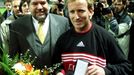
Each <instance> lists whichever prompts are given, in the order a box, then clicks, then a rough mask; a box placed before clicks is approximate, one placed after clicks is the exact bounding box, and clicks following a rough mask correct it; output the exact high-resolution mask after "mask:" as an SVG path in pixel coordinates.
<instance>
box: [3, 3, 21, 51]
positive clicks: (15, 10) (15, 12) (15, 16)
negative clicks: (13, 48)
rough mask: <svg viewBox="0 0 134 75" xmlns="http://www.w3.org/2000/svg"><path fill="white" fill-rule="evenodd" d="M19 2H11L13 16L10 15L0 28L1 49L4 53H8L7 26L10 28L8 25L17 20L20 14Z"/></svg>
mask: <svg viewBox="0 0 134 75" xmlns="http://www.w3.org/2000/svg"><path fill="white" fill-rule="evenodd" d="M20 2H21V0H13V1H12V6H13V7H12V11H13V15H10V16H9V17H8V18H7V19H6V20H4V21H3V22H2V23H1V26H0V33H1V35H0V37H1V39H2V48H3V49H4V50H6V52H8V51H9V26H10V23H12V22H13V21H15V20H16V19H18V18H19V16H20V14H21V12H20V11H19V5H20Z"/></svg>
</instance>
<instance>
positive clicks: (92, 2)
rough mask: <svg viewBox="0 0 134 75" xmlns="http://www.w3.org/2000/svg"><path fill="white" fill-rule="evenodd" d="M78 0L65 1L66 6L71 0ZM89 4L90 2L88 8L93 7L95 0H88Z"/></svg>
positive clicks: (73, 0) (71, 0)
mask: <svg viewBox="0 0 134 75" xmlns="http://www.w3.org/2000/svg"><path fill="white" fill-rule="evenodd" d="M75 1H77V0H67V1H66V3H65V6H66V7H67V5H68V3H70V2H75ZM86 2H87V4H88V8H93V6H94V0H86Z"/></svg>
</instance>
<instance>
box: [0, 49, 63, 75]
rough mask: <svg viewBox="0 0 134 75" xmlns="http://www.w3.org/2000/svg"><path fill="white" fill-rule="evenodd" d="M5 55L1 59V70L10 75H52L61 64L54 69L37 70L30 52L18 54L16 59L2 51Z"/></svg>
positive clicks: (54, 66)
mask: <svg viewBox="0 0 134 75" xmlns="http://www.w3.org/2000/svg"><path fill="white" fill-rule="evenodd" d="M2 52H3V55H2V56H1V57H0V59H1V61H0V69H2V70H4V71H5V72H6V73H7V74H8V75H52V73H53V72H54V70H55V69H57V68H58V67H59V66H60V65H61V63H57V64H54V65H53V66H52V67H49V68H47V67H45V68H44V69H42V70H40V69H35V68H34V66H33V65H32V64H33V62H34V59H33V60H31V59H30V58H31V56H30V55H29V50H27V52H26V53H25V54H24V55H22V54H21V55H20V57H19V55H18V54H17V55H16V56H15V57H14V58H10V57H9V55H8V53H7V52H4V50H2Z"/></svg>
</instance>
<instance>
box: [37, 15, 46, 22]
mask: <svg viewBox="0 0 134 75" xmlns="http://www.w3.org/2000/svg"><path fill="white" fill-rule="evenodd" d="M45 18H46V16H45V15H43V16H36V19H37V20H38V21H44V20H45Z"/></svg>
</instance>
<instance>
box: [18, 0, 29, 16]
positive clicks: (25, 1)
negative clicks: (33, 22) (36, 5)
mask: <svg viewBox="0 0 134 75" xmlns="http://www.w3.org/2000/svg"><path fill="white" fill-rule="evenodd" d="M19 9H20V12H22V15H28V14H30V11H29V0H21V3H20V6H19Z"/></svg>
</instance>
